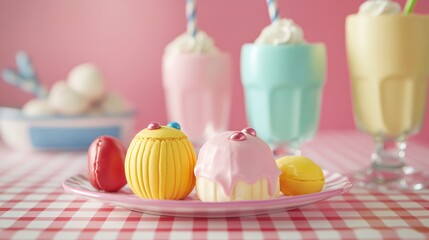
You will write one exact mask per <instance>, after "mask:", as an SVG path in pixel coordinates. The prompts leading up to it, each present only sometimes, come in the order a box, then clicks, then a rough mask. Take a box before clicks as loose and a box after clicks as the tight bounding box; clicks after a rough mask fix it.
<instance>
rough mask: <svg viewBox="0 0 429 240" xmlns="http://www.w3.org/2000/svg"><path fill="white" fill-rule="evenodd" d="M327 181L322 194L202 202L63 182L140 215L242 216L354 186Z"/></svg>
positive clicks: (333, 176)
mask: <svg viewBox="0 0 429 240" xmlns="http://www.w3.org/2000/svg"><path fill="white" fill-rule="evenodd" d="M324 173H325V177H326V181H325V186H324V187H323V190H322V191H321V192H319V193H314V194H307V195H301V196H295V197H286V196H281V197H279V198H275V199H269V200H258V201H256V200H255V201H234V202H201V201H200V200H198V198H197V196H196V194H195V193H194V192H193V193H191V195H190V196H189V197H187V198H186V199H184V200H147V199H141V198H138V197H137V196H135V195H134V194H133V193H132V192H131V190H130V189H129V188H128V187H124V188H123V189H122V190H121V191H119V192H116V193H107V192H101V191H98V190H96V189H94V188H93V187H92V186H91V184H90V183H89V182H88V179H87V178H86V176H83V175H76V176H73V177H70V178H69V179H67V180H65V181H64V183H63V187H64V190H65V191H66V192H70V193H74V194H76V195H78V196H80V197H83V198H85V199H94V200H99V201H102V202H104V203H107V204H110V205H114V206H120V207H124V208H128V209H130V210H133V211H137V212H145V213H148V214H154V215H164V216H176V217H203V218H217V217H239V216H251V215H260V214H267V213H274V212H281V211H287V210H290V209H294V208H298V207H301V206H304V205H307V204H311V203H315V202H318V201H322V200H325V199H328V198H331V197H334V196H339V195H341V194H343V193H346V192H348V191H349V190H350V189H351V188H352V184H351V183H350V181H349V180H348V179H347V177H345V176H343V175H341V174H339V173H333V172H329V171H324Z"/></svg>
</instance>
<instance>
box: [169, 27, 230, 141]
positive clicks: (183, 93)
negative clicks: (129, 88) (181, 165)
mask: <svg viewBox="0 0 429 240" xmlns="http://www.w3.org/2000/svg"><path fill="white" fill-rule="evenodd" d="M162 76H163V87H164V93H165V100H166V104H167V113H168V118H169V120H170V121H177V122H179V123H180V125H181V126H182V128H183V131H185V132H186V134H187V135H188V137H189V138H190V140H191V141H192V143H193V144H194V146H195V147H197V148H198V147H199V146H201V145H202V144H203V143H204V142H205V140H207V139H208V138H209V137H211V136H213V135H215V134H217V133H220V132H224V131H226V130H227V128H228V123H229V114H230V105H231V104H230V103H231V57H230V55H229V54H227V53H222V52H220V51H219V50H218V49H217V48H216V47H215V45H214V43H213V40H212V39H211V38H210V37H209V36H207V34H205V33H204V32H203V31H198V32H197V33H196V34H195V36H192V35H190V34H188V33H184V34H182V35H180V36H179V37H177V38H176V39H175V40H174V41H172V42H171V43H170V44H168V45H167V47H166V48H165V51H164V56H163V62H162Z"/></svg>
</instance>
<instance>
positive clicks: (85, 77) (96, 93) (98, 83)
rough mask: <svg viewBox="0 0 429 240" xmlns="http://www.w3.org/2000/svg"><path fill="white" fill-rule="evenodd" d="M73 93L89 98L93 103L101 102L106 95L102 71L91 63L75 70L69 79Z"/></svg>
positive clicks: (79, 66)
mask: <svg viewBox="0 0 429 240" xmlns="http://www.w3.org/2000/svg"><path fill="white" fill-rule="evenodd" d="M67 83H68V85H69V86H70V88H71V89H73V91H75V92H77V93H79V94H80V95H82V96H84V97H86V98H88V99H89V100H90V101H92V102H96V101H99V100H100V99H101V98H102V97H103V95H104V82H103V75H102V74H101V71H100V70H99V69H98V68H97V67H96V66H95V65H94V64H91V63H85V64H81V65H78V66H76V67H75V68H73V69H72V70H71V71H70V73H69V75H68V79H67Z"/></svg>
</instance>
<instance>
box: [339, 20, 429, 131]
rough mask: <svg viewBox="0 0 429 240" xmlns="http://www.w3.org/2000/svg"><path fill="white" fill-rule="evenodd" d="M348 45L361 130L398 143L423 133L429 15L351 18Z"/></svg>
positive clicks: (347, 29)
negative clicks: (395, 140)
mask: <svg viewBox="0 0 429 240" xmlns="http://www.w3.org/2000/svg"><path fill="white" fill-rule="evenodd" d="M346 44H347V46H346V47H347V53H348V61H349V70H350V76H351V79H352V94H353V105H354V113H355V114H354V115H355V121H356V124H357V127H358V128H359V129H360V130H362V131H365V132H367V133H369V134H371V135H372V136H379V137H383V138H392V139H393V138H394V139H397V138H402V137H406V136H408V135H411V134H414V133H417V132H418V131H419V129H420V127H421V124H422V120H423V116H424V112H425V103H426V91H427V82H428V81H427V80H428V77H429V16H423V15H415V14H411V15H402V14H398V15H381V16H368V15H351V16H348V17H347V21H346Z"/></svg>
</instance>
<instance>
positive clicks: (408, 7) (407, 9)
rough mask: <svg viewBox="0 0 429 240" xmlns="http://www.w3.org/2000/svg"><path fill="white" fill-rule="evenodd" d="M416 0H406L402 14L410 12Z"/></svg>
mask: <svg viewBox="0 0 429 240" xmlns="http://www.w3.org/2000/svg"><path fill="white" fill-rule="evenodd" d="M416 2H417V0H407V3H406V4H405V7H404V14H405V15H407V14H410V13H411V12H412V11H413V9H414V5H416Z"/></svg>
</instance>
